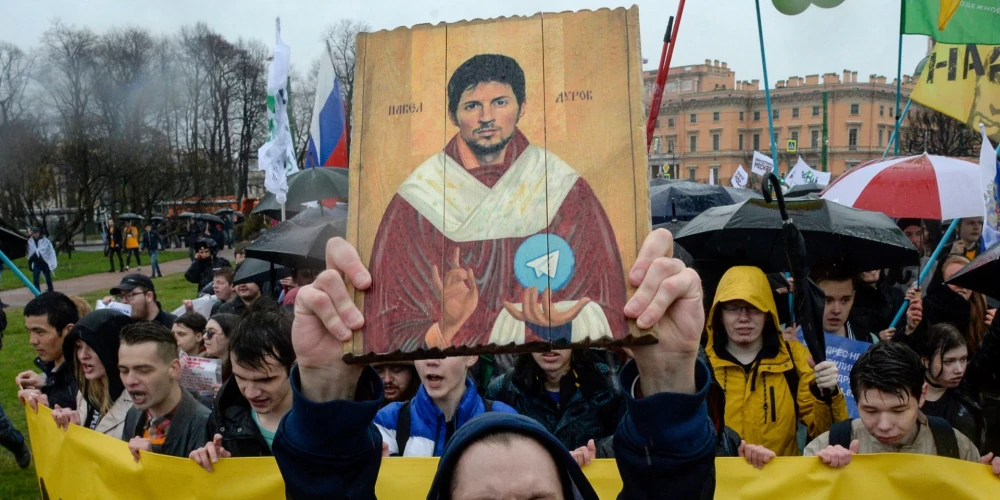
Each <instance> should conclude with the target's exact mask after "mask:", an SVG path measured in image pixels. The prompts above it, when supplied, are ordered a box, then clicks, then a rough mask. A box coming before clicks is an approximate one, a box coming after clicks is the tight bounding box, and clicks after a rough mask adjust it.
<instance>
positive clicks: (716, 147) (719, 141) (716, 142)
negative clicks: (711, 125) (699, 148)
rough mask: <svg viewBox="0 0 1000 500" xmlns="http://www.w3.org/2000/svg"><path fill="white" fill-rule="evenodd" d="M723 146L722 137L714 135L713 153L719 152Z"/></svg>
mask: <svg viewBox="0 0 1000 500" xmlns="http://www.w3.org/2000/svg"><path fill="white" fill-rule="evenodd" d="M721 145H722V135H721V134H712V151H718V150H719V147H720V146H721Z"/></svg>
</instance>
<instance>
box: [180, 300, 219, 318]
mask: <svg viewBox="0 0 1000 500" xmlns="http://www.w3.org/2000/svg"><path fill="white" fill-rule="evenodd" d="M218 301H219V299H217V298H216V297H215V295H205V296H204V297H198V298H197V299H194V300H192V301H191V305H192V306H193V307H194V312H196V313H198V314H200V315H202V316H204V317H205V319H210V318H211V317H212V307H214V306H215V303H216V302H218ZM186 312H187V308H186V307H184V305H183V304H181V306H180V307H178V308H177V309H174V310H173V311H171V314H173V315H174V316H178V317H180V316H181V315H182V314H184V313H186Z"/></svg>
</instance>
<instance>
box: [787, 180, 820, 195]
mask: <svg viewBox="0 0 1000 500" xmlns="http://www.w3.org/2000/svg"><path fill="white" fill-rule="evenodd" d="M824 189H826V185H825V184H823V185H821V184H815V183H812V182H810V183H809V184H799V185H797V186H792V188H791V189H789V190H788V191H786V192H785V198H799V197H802V196H806V195H808V194H812V193H817V194H818V193H820V192H822V191H823V190H824Z"/></svg>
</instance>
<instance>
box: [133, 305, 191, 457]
mask: <svg viewBox="0 0 1000 500" xmlns="http://www.w3.org/2000/svg"><path fill="white" fill-rule="evenodd" d="M118 372H119V374H120V375H121V379H122V383H123V384H124V385H125V390H126V391H128V393H129V396H131V398H132V404H133V405H134V406H133V407H132V409H131V410H129V411H128V414H127V415H126V416H125V430H124V432H123V433H122V439H123V440H125V441H128V447H129V450H130V451H131V452H132V456H133V458H134V459H135V461H136V462H138V461H139V452H140V451H146V452H153V453H161V454H164V455H170V456H174V457H186V456H188V454H189V453H191V451H193V450H194V449H196V448H197V447H198V446H200V445H201V443H202V440H203V438H204V435H205V425H206V424H207V422H208V414H209V411H208V408H205V407H204V406H202V404H201V403H199V402H198V401H197V400H195V399H194V396H192V395H191V393H189V392H188V391H185V390H184V389H182V388H181V386H180V383H179V382H178V378H179V377H180V374H181V362H180V359H178V348H177V340H176V339H174V334H173V333H171V332H170V330H169V329H167V328H165V327H164V326H162V325H159V324H157V323H153V322H149V321H140V322H138V323H135V324H132V325H129V326H127V327H125V328H123V329H122V333H121V346H120V347H119V349H118Z"/></svg>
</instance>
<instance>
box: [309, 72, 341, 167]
mask: <svg viewBox="0 0 1000 500" xmlns="http://www.w3.org/2000/svg"><path fill="white" fill-rule="evenodd" d="M347 136H348V133H347V120H346V117H345V113H344V98H343V97H342V96H341V94H340V82H338V81H337V75H336V73H334V71H333V62H332V61H331V60H330V58H329V57H321V58H320V63H319V78H318V80H317V82H316V102H315V104H314V105H313V116H312V124H310V126H309V144H308V150H307V152H306V161H305V166H306V168H312V167H347Z"/></svg>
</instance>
